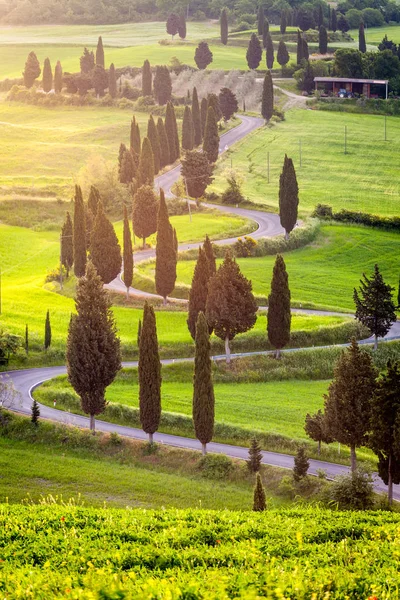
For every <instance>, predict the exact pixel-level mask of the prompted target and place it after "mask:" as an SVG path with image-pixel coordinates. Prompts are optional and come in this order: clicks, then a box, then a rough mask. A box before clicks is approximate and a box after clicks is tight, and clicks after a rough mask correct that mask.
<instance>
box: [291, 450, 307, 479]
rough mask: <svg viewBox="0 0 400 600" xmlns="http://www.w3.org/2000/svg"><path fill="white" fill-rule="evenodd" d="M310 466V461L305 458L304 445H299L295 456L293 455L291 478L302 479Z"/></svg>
mask: <svg viewBox="0 0 400 600" xmlns="http://www.w3.org/2000/svg"><path fill="white" fill-rule="evenodd" d="M309 467H310V461H309V460H308V458H307V455H306V450H305V448H304V446H300V448H299V449H298V450H297V453H296V456H295V457H294V466H293V479H294V480H295V481H300V479H303V478H304V477H305V476H306V475H307V472H308V469H309Z"/></svg>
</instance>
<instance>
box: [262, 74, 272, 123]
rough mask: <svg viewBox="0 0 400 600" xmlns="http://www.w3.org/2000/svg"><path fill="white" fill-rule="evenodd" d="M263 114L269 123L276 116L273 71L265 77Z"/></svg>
mask: <svg viewBox="0 0 400 600" xmlns="http://www.w3.org/2000/svg"><path fill="white" fill-rule="evenodd" d="M261 114H262V116H263V117H264V119H265V120H266V121H269V120H270V118H271V117H272V115H273V114H274V88H273V84H272V75H271V71H267V72H266V74H265V77H264V84H263V91H262V96H261Z"/></svg>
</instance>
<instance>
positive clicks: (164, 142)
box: [157, 117, 170, 169]
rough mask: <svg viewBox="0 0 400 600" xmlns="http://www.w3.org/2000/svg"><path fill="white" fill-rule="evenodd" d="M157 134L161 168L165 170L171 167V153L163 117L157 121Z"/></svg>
mask: <svg viewBox="0 0 400 600" xmlns="http://www.w3.org/2000/svg"><path fill="white" fill-rule="evenodd" d="M157 133H158V140H159V143H160V167H161V169H163V168H164V167H166V166H167V165H169V160H170V152H169V142H168V138H167V134H166V132H165V126H164V121H163V120H162V118H161V117H158V121H157Z"/></svg>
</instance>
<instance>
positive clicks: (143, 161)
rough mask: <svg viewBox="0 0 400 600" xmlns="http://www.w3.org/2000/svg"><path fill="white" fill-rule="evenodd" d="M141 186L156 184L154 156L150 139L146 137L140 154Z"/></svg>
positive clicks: (139, 175) (139, 174) (138, 175)
mask: <svg viewBox="0 0 400 600" xmlns="http://www.w3.org/2000/svg"><path fill="white" fill-rule="evenodd" d="M137 178H138V181H139V185H153V184H154V156H153V150H152V148H151V144H150V140H149V138H147V137H145V138H144V140H143V144H142V152H141V153H140V159H139V168H138V172H137Z"/></svg>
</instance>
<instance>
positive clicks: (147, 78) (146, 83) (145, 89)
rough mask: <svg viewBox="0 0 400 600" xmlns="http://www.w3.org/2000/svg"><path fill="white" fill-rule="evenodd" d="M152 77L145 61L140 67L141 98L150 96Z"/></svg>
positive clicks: (147, 62)
mask: <svg viewBox="0 0 400 600" xmlns="http://www.w3.org/2000/svg"><path fill="white" fill-rule="evenodd" d="M152 83H153V75H152V73H151V67H150V63H149V61H148V60H147V59H146V60H145V61H144V63H143V67H142V96H151V90H152Z"/></svg>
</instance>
